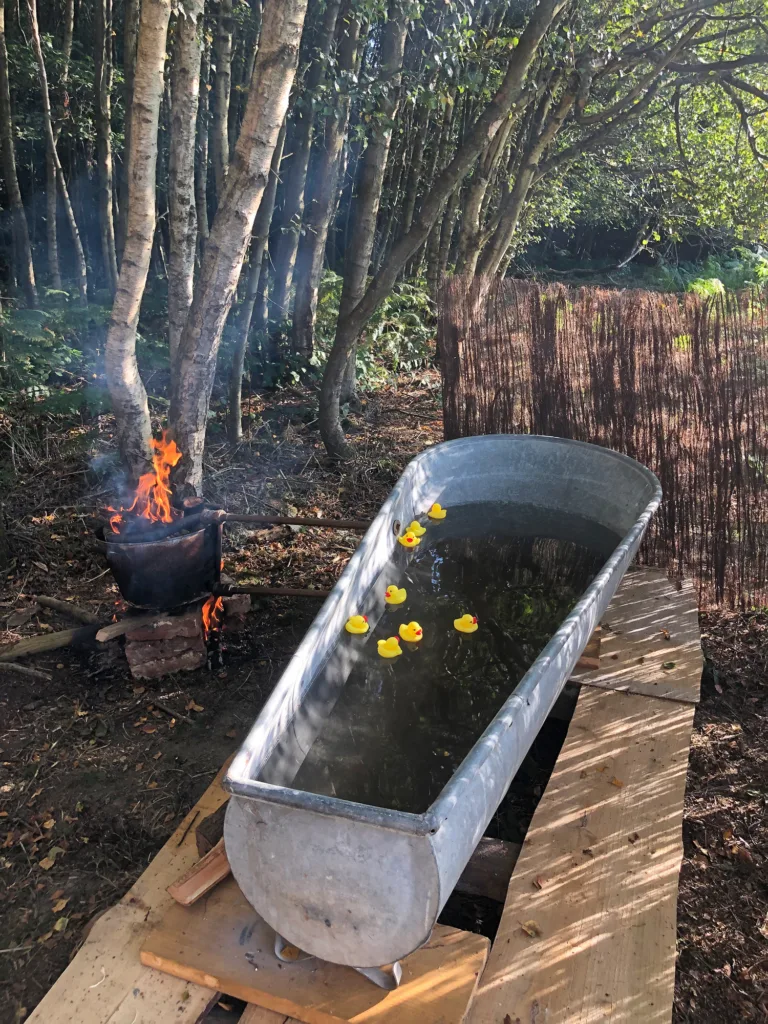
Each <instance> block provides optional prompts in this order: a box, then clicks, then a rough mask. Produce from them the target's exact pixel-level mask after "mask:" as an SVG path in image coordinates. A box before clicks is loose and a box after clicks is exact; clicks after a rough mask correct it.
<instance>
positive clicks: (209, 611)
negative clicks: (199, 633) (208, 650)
mask: <svg viewBox="0 0 768 1024" xmlns="http://www.w3.org/2000/svg"><path fill="white" fill-rule="evenodd" d="M223 614H224V601H223V599H222V598H220V597H214V596H213V594H211V596H210V597H209V598H208V600H207V601H206V602H205V604H204V605H203V633H204V635H205V639H206V640H207V639H208V637H209V636H210V635H211V633H213V632H215V631H216V630H217V629H220V628H221V619H222V616H223Z"/></svg>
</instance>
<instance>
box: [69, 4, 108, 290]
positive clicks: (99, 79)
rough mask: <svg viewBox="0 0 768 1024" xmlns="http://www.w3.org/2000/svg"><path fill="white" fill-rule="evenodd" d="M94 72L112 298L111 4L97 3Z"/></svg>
mask: <svg viewBox="0 0 768 1024" xmlns="http://www.w3.org/2000/svg"><path fill="white" fill-rule="evenodd" d="M94 70H95V74H94V93H95V95H94V111H95V115H96V117H95V119H96V165H97V171H98V196H99V229H100V233H101V255H102V260H103V262H104V270H105V272H106V275H107V286H108V288H109V292H110V294H111V295H112V297H113V298H114V294H115V291H116V289H117V253H116V249H115V221H114V212H113V203H112V101H111V94H112V0H99V2H98V4H97V9H96V61H95V69H94ZM54 141H55V140H54Z"/></svg>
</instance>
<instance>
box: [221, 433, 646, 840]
mask: <svg viewBox="0 0 768 1024" xmlns="http://www.w3.org/2000/svg"><path fill="white" fill-rule="evenodd" d="M499 440H504V442H505V443H506V442H509V443H515V442H526V441H527V442H529V443H530V442H532V441H534V440H535V441H536V442H543V443H552V444H556V445H558V446H573V447H578V448H581V449H595V450H596V451H599V452H600V454H601V457H604V458H612V459H614V460H615V461H618V462H622V463H624V464H625V465H626V466H627V467H629V468H631V469H632V470H633V472H635V473H636V474H637V475H638V476H642V477H644V478H645V481H646V482H647V483H649V484H650V485H651V487H652V495H651V498H650V500H649V501H648V502H647V504H646V506H645V508H644V509H643V510H642V512H640V514H639V515H638V517H637V518H636V520H635V521H634V523H633V525H632V526H631V527H630V528H629V530H628V531H627V532H626V533H625V534H624V536H623V537H622V538H621V540H620V541H619V543H618V544H617V545H616V547H615V548H614V549H613V551H612V552H611V554H610V555H609V557H608V559H607V560H606V562H605V564H604V565H603V567H602V569H601V570H600V572H598V574H597V575H596V576H595V578H594V579H593V580H592V582H591V583H590V584H589V586H588V587H587V589H586V590H585V591H584V593H583V594H582V596H581V597H580V599H579V600H578V602H577V603H576V604H575V605H574V607H573V608H572V609H571V611H570V612H569V613H568V615H567V616H566V617H565V618H564V619H563V621H562V622H561V623H560V626H559V627H558V629H557V630H556V631H555V632H554V633H553V634H552V636H551V637H550V639H549V641H548V642H547V644H546V645H545V647H544V648H542V650H541V651H540V652H539V654H538V656H537V657H536V659H535V661H534V662H533V664H532V665H531V666H530V668H529V669H528V671H527V672H526V673H525V675H524V676H523V678H522V679H521V680H520V682H519V683H518V684H517V686H516V687H515V689H514V690H513V691H512V693H511V694H510V695H509V696H508V697H507V699H506V700H505V701H504V703H503V704H502V706H501V707H500V708H499V710H498V711H497V713H496V714H495V715H494V717H493V718H492V719H491V721H490V722H489V723H488V725H487V726H486V728H485V729H484V730H483V732H482V733H481V734H480V735H479V736H478V738H477V739H476V740H475V742H474V744H473V745H472V747H471V748H470V750H469V751H468V752H467V754H466V756H465V757H464V759H463V760H462V761H461V763H460V764H459V765H458V767H457V768H456V770H455V771H454V773H453V775H452V776H451V777H450V779H449V780H448V781H447V782H446V784H445V786H443V788H442V790H441V791H440V792H439V793H438V795H437V796H436V797H435V799H434V800H433V802H432V803H431V804H430V806H429V807H428V808H426V810H424V811H422V812H421V813H413V812H406V811H397V810H393V809H392V808H383V807H374V806H373V805H371V804H363V803H358V802H355V801H351V800H342V799H340V798H338V797H330V796H324V795H322V794H318V793H310V792H307V791H306V790H299V789H294V788H292V787H289V786H279V785H273V784H271V783H268V782H260V781H258V780H256V779H252V778H251V777H250V775H249V770H248V769H249V766H250V764H251V762H252V758H253V755H254V754H255V750H254V749H253V747H254V743H253V741H252V737H254V734H255V733H256V731H257V727H258V725H259V723H260V721H261V720H262V718H263V717H266V715H267V713H268V712H269V711H270V710H271V707H270V705H271V703H272V700H273V698H274V697H275V695H277V694H278V690H279V687H280V683H281V681H282V679H283V677H284V675H285V673H286V672H287V671H288V668H289V666H290V664H291V662H293V661H294V660H297V659H299V658H300V657H302V656H303V655H304V653H305V651H308V650H309V649H310V648H311V646H312V642H313V631H314V630H315V629H316V628H317V630H319V628H320V627H321V625H322V623H323V622H324V621H325V620H326V619H327V618H328V617H329V616H330V614H331V612H332V610H333V607H334V605H335V603H337V602H338V601H339V600H341V596H342V595H341V594H340V593H337V594H336V596H335V598H334V593H333V592H332V593H331V596H329V597H328V598H327V599H326V601H325V602H324V604H323V607H322V608H321V609H320V611H319V612H318V614H317V616H316V618H315V619H314V620H313V622H312V624H311V626H310V627H309V629H308V631H307V633H305V635H304V637H303V638H302V640H301V642H300V644H299V646H298V647H297V649H296V651H295V653H294V654H293V656H292V658H291V659H290V661H289V662H288V664H287V665H286V668H285V670H284V672H283V674H282V675H281V677H280V680H278V682H277V684H276V685H275V688H274V689H273V691H272V693H271V694H270V696H269V698H268V699H267V701H266V703H265V704H264V706H263V708H262V709H261V711H260V712H259V714H258V715H257V717H256V720H255V721H254V723H253V725H252V727H251V729H250V730H249V733H248V735H247V736H246V738H245V740H243V743H242V744H241V746H240V748H239V749H238V751H237V753H236V754H235V757H234V759H233V761H232V764H231V765H230V767H229V770H228V771H227V773H226V775H225V777H224V780H223V783H222V785H223V787H224V789H225V790H226V791H227V792H229V793H230V794H232V795H233V796H237V797H241V798H245V799H247V800H255V801H261V800H265V801H268V802H270V803H279V804H282V805H284V806H288V807H301V808H302V809H304V810H308V811H313V812H315V813H317V814H322V815H329V816H332V817H339V818H345V819H348V820H352V821H361V822H365V823H366V824H369V825H374V826H377V827H378V828H383V829H393V830H395V831H399V832H408V833H411V834H414V835H418V836H429V835H434V834H435V833H436V832H438V830H439V829H440V827H441V825H442V824H443V822H444V821H445V820H446V818H447V817H448V815H449V814H450V812H451V810H452V809H453V808H454V807H455V805H456V802H457V799H458V797H459V796H460V792H461V790H462V789H463V788H464V787H465V786H466V785H467V777H468V775H474V774H476V773H477V772H479V771H480V770H481V769H482V766H483V765H484V763H485V762H486V761H487V760H488V758H489V757H490V756H491V753H492V750H493V748H495V747H497V746H498V745H499V743H500V742H501V739H502V737H503V736H504V734H505V733H506V732H507V731H508V730H509V728H510V726H511V720H512V715H513V712H514V710H515V709H516V708H521V707H524V706H525V704H527V703H528V702H529V697H530V696H531V695H532V694H533V691H535V689H536V687H537V686H538V684H539V682H540V680H541V678H542V676H543V675H544V674H545V673H546V672H548V671H549V667H550V665H551V663H552V662H553V661H556V659H557V658H558V656H559V655H560V654H561V653H562V652H563V651H564V650H565V649H566V648H567V646H568V643H569V640H570V639H571V637H572V636H573V635H574V633H575V632H576V630H577V624H578V622H579V621H580V620H581V619H582V618H583V617H584V616H585V615H588V614H589V612H590V610H591V609H593V607H594V606H596V605H598V604H600V603H601V599H603V598H604V596H605V593H606V591H607V590H609V589H611V587H612V590H611V596H613V593H614V592H615V589H616V587H617V586H618V584H619V582H620V581H621V578H622V577H623V575H624V573H625V572H626V570H627V568H628V566H629V564H630V562H631V560H632V558H633V557H634V555H635V553H636V551H637V548H638V547H639V545H640V542H641V540H642V538H643V535H644V533H645V531H646V529H647V527H648V523H649V522H650V520H651V518H652V516H653V514H654V513H655V512H656V510H657V508H658V507H659V505H660V503H661V499H662V489H661V484H660V483H659V480H658V478H657V477H656V475H655V473H653V472H652V471H651V470H650V469H648V468H647V467H646V466H643V465H642V464H641V463H639V462H638V461H637V460H636V459H633V458H631V457H630V456H628V455H623V454H622V453H621V452H616V451H614V450H613V449H611V448H605V447H603V446H602V445H596V444H590V443H588V442H586V441H575V440H573V439H571V438H561V437H554V436H549V435H544V434H482V435H474V436H472V437H461V438H455V439H454V440H451V441H443V442H441V443H440V444H438V445H432V446H430V447H429V448H426V449H425V450H424V451H422V452H420V453H419V454H418V455H416V456H415V457H414V458H413V459H411V461H410V462H409V463H408V465H407V466H406V467H405V469H404V470H403V472H402V474H401V475H400V477H399V479H398V480H397V482H396V484H395V486H394V487H393V488H392V490H391V491H390V493H389V495H388V496H387V498H386V500H385V501H384V503H383V504H382V505H381V507H380V509H379V511H378V513H377V514H376V517H375V519H374V521H373V523H372V525H371V527H370V528H369V529H368V531H367V532H366V534H365V536H364V537H363V539H362V541H361V543H360V544H359V546H358V548H357V550H356V551H355V553H354V554H353V556H352V558H350V560H349V562H348V564H347V566H346V568H345V569H344V571H343V572H342V574H341V576H340V577H339V580H338V581H337V583H336V585H335V587H334V591H336V588H337V587H339V584H341V583H342V582H343V581H345V580H347V579H351V577H353V576H354V574H355V572H356V570H357V567H358V565H359V564H360V563H361V562H362V561H363V560H364V559H365V558H366V556H367V554H368V550H369V548H370V547H371V546H372V543H373V542H372V537H373V535H374V528H375V526H376V524H377V523H379V522H380V521H382V520H384V519H388V518H389V516H390V509H391V508H392V506H393V505H394V504H395V503H396V502H397V500H398V499H399V497H400V496H401V494H402V491H403V489H404V488H405V487H406V486H407V484H408V477H409V476H410V475H412V474H413V473H415V472H416V469H417V468H418V466H419V465H420V463H421V462H423V461H427V460H428V459H429V458H430V457H431V456H432V453H433V452H435V451H436V450H438V449H442V450H445V449H451V450H455V449H457V448H461V447H465V446H470V445H473V446H474V445H477V444H478V442H483V441H489V442H490V441H494V442H497V441H499ZM622 566H623V568H622ZM614 577H616V578H615V580H614ZM568 675H570V671H569V672H567V673H566V678H564V680H563V685H565V683H566V682H567V676H568ZM312 678H314V676H313V677H312ZM302 699H303V695H302Z"/></svg>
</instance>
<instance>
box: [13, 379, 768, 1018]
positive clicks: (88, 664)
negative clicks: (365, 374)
mask: <svg viewBox="0 0 768 1024" xmlns="http://www.w3.org/2000/svg"><path fill="white" fill-rule="evenodd" d="M312 407H313V400H312V398H311V396H309V395H308V394H307V393H305V392H299V391H296V392H291V391H289V392H281V393H279V394H278V395H277V396H275V395H272V396H268V397H260V396H258V395H256V396H254V398H253V407H252V411H253V413H254V417H255V420H254V422H256V423H259V426H258V428H255V427H254V429H253V431H252V436H251V437H249V438H248V439H247V440H246V442H245V443H244V444H243V445H242V446H241V447H240V448H239V449H238V450H237V451H236V452H235V453H232V452H231V451H230V449H229V448H228V447H227V446H226V445H225V444H224V443H223V442H222V443H217V442H216V440H215V435H214V440H213V441H212V443H210V444H209V448H208V455H207V458H208V464H207V467H206V468H207V477H206V479H207V496H208V498H209V499H211V500H213V501H216V502H218V503H220V504H221V505H223V506H225V507H227V508H228V509H231V510H238V511H243V512H252V513H265V514H268V513H270V512H274V513H277V514H280V513H283V514H285V513H286V512H290V513H292V514H293V513H294V510H296V512H298V514H304V515H323V516H327V517H332V516H338V517H340V518H341V517H347V518H350V517H355V518H365V517H370V516H372V515H373V514H374V513H375V512H376V510H377V509H378V507H379V505H380V504H381V502H382V500H383V499H384V497H385V496H386V494H387V493H388V491H389V490H390V488H391V487H392V485H393V483H394V482H395V480H396V479H397V477H398V476H399V474H400V472H401V470H402V468H403V466H404V465H405V463H406V462H407V461H408V460H409V459H410V458H411V457H412V456H413V455H415V454H416V453H417V452H418V451H420V450H422V449H423V448H424V447H425V446H427V445H429V444H434V443H436V442H438V441H440V440H441V438H442V423H441V413H440V403H439V377H438V376H436V375H435V374H433V373H429V372H425V373H420V374H417V375H413V376H410V377H408V378H407V379H406V378H401V380H400V381H399V382H398V383H397V385H396V386H395V385H393V386H391V387H389V388H387V389H385V390H383V391H379V392H377V393H376V394H375V395H374V396H370V397H369V400H368V402H367V403H366V404H365V406H364V411H363V412H362V413H361V414H360V415H359V416H356V417H352V422H351V423H350V441H351V443H352V445H353V447H354V450H355V458H354V461H353V462H352V464H351V466H350V467H349V468H348V469H347V470H346V471H344V472H341V471H339V469H338V468H336V467H334V466H333V465H331V464H329V463H328V462H327V461H326V459H325V457H324V454H323V449H322V447H321V445H320V442H319V437H318V434H317V431H316V424H315V423H313V422H312V421H313V414H312V411H311V410H312ZM13 435H14V439H13V446H12V448H13V450H11V441H10V432H8V431H6V433H5V434H4V435H3V434H2V433H0V443H2V444H4V445H5V446H6V449H7V451H6V453H5V455H3V454H2V453H0V485H1V486H2V493H3V511H4V516H5V522H6V526H7V531H8V539H9V542H10V545H11V552H12V556H13V560H12V561H11V563H10V566H9V569H7V570H6V571H5V572H3V573H0V621H1V622H2V623H4V624H5V630H4V631H3V630H2V629H0V644H4V643H11V642H14V641H16V640H18V639H20V638H21V637H25V636H31V635H34V634H38V633H41V632H44V631H48V630H52V629H54V630H55V629H63V628H67V627H69V626H71V625H72V624H73V623H72V622H71V621H69V620H68V619H66V618H63V617H62V616H60V615H58V614H57V613H54V612H51V613H48V612H38V613H36V614H34V615H32V616H31V617H30V618H29V619H28V620H27V621H21V620H23V618H24V611H25V609H27V610H28V609H29V607H30V606H31V604H32V602H31V601H29V600H28V599H27V598H25V596H24V595H36V594H47V595H48V596H51V597H57V598H61V599H64V600H71V601H72V602H74V603H75V604H77V605H78V606H80V607H82V608H85V609H88V610H89V611H92V612H94V613H95V614H97V615H98V616H99V617H101V618H102V619H103V621H104V622H108V621H110V619H111V618H112V616H113V614H115V611H116V610H117V611H119V610H120V604H121V602H120V595H119V593H118V592H117V588H116V586H115V584H114V583H113V582H112V579H111V576H110V575H109V573H108V572H107V571H106V570H105V567H104V564H103V560H102V557H101V555H100V554H99V553H98V551H97V550H96V549H95V547H94V545H93V533H92V528H93V524H94V523H95V520H96V519H97V518H98V516H99V512H100V510H101V509H102V508H103V506H104V505H105V504H106V503H107V502H108V501H109V499H110V497H111V493H110V492H111V484H112V483H113V482H114V481H113V480H112V479H111V478H110V476H109V466H110V465H111V464H112V463H111V452H112V449H113V445H112V441H111V438H110V423H109V420H108V418H105V419H104V420H102V421H100V422H98V423H90V424H88V425H86V426H71V425H70V426H69V427H67V428H64V427H62V426H56V425H55V424H53V423H50V424H49V425H48V426H47V427H46V428H45V430H42V429H41V428H40V427H39V425H37V426H36V427H35V429H34V430H33V429H29V430H26V429H21V427H20V425H19V424H18V423H17V424H14V430H13ZM357 538H358V535H357V534H346V533H341V532H339V531H324V530H302V531H300V532H294V531H292V530H291V529H290V528H287V527H286V528H281V527H275V528H270V529H266V530H256V531H254V530H246V529H244V528H236V529H234V530H229V529H228V531H227V540H226V542H225V553H224V557H225V570H226V571H227V573H228V574H229V575H231V576H233V577H235V578H236V579H237V580H238V581H240V582H252V583H259V584H268V585H276V586H278V585H284V586H298V587H315V588H321V589H327V588H328V587H330V586H331V585H332V584H333V582H334V581H335V579H336V578H337V577H338V575H339V573H340V572H341V570H342V569H343V568H344V565H345V564H346V562H347V560H348V558H349V556H350V555H351V553H352V551H353V550H354V547H355V544H356V542H357ZM317 608H318V603H317V602H315V601H313V600H311V599H306V600H298V599H297V600H293V601H288V600H286V599H274V600H269V601H267V600H265V601H263V602H261V603H260V604H258V606H255V607H254V610H253V611H252V612H251V614H250V615H249V616H248V617H247V620H246V626H245V628H244V629H243V630H242V631H241V632H237V633H232V634H225V636H224V641H223V642H224V648H225V649H224V663H223V667H213V668H210V669H200V670H198V671H196V672H191V673H185V674H183V675H182V674H180V675H177V676H174V677H170V678H168V679H164V680H160V681H157V682H147V683H143V684H137V683H136V682H135V681H134V680H133V679H132V678H131V676H130V673H129V671H128V667H127V664H126V662H125V659H124V656H123V654H122V648H121V642H120V641H113V642H111V643H107V644H97V643H96V642H93V643H92V644H90V645H89V646H84V647H81V648H74V647H68V648H64V649H61V650H58V651H53V652H51V653H49V654H44V655H39V656H36V657H35V658H33V659H32V658H30V659H26V660H25V662H24V664H25V665H27V666H29V667H34V668H37V669H40V670H43V671H45V672H48V673H50V675H51V676H52V681H51V682H48V681H45V682H43V681H37V680H30V679H28V678H25V677H22V676H19V675H16V674H15V673H11V672H9V671H7V670H3V671H2V674H0V919H1V920H2V922H3V941H2V943H0V946H1V947H2V948H0V1024H17V1022H18V1021H20V1020H23V1019H24V1017H25V1016H26V1015H27V1014H28V1013H30V1012H31V1011H32V1009H33V1008H34V1006H35V1005H36V1004H37V1002H38V1001H39V1000H40V998H41V997H42V996H43V995H44V993H45V992H46V991H47V989H48V988H49V987H50V986H51V984H52V983H53V982H54V981H55V979H56V978H57V977H58V975H59V974H60V973H61V971H62V970H63V969H64V968H65V967H66V965H67V963H68V962H69V960H70V959H71V957H72V956H73V955H74V953H75V952H76V950H77V948H78V946H79V944H80V943H81V941H82V938H83V933H84V929H85V927H86V925H87V923H88V921H90V920H91V919H92V918H93V916H94V915H95V914H97V913H98V912H99V911H100V910H103V909H105V908H106V907H108V906H110V905H111V904H113V903H114V902H116V901H117V900H118V899H119V898H120V897H121V896H122V895H123V893H124V892H125V891H126V890H127V889H128V888H129V887H130V885H131V884H132V883H133V881H134V880H135V879H136V878H137V877H138V875H139V874H140V873H141V872H142V871H143V870H144V868H145V867H146V866H147V864H148V863H149V861H150V860H151V859H152V857H153V856H154V855H155V853H156V852H157V851H158V849H159V848H160V846H162V844H163V842H164V841H165V840H166V839H167V837H168V836H169V834H170V833H171V832H172V831H173V829H174V828H175V826H176V825H177V824H178V822H179V820H180V819H181V818H182V817H183V816H184V814H185V813H186V811H187V810H188V809H189V807H190V806H191V805H192V804H193V803H194V801H195V800H196V799H197V798H198V796H199V795H200V794H201V792H202V791H203V790H204V789H205V787H206V786H207V785H208V783H209V782H210V780H211V778H212V777H213V775H214V774H215V773H216V771H217V770H218V769H219V767H220V766H221V764H222V763H223V761H224V760H225V759H226V757H227V756H228V755H229V754H230V753H232V752H233V750H234V749H236V747H237V745H238V743H239V742H240V740H241V739H242V738H243V736H244V735H245V733H246V731H247V730H248V728H249V726H250V724H251V722H252V721H253V719H254V717H255V715H256V713H257V712H258V710H259V709H260V707H261V705H262V704H263V702H264V701H265V699H266V697H267V696H268V694H269V693H270V691H271V688H272V687H273V685H274V683H275V681H276V680H277V679H278V678H279V675H280V672H281V669H282V667H283V665H284V664H285V661H286V660H287V658H288V657H289V656H290V655H291V653H292V651H293V650H294V649H295V647H296V646H297V644H298V642H299V640H300V639H301V637H302V635H303V633H304V632H305V630H306V628H307V627H308V625H309V623H310V622H311V620H312V618H313V616H314V614H315V612H316V611H317ZM17 611H18V612H19V614H15V613H16V612H17ZM9 619H10V622H9V621H8V620H9ZM702 631H703V637H704V647H705V653H706V656H707V669H706V672H705V677H704V683H703V688H702V703H701V705H700V707H699V708H698V710H697V714H696V722H695V733H694V738H693V746H692V751H691V763H690V770H689V775H688V791H687V798H686V817H685V823H684V842H685V860H684V864H683V873H682V878H681V888H680V904H679V925H678V946H679V962H678V977H677V991H676V1000H675V1018H674V1019H675V1021H676V1022H677V1024H680V1022H683V1021H685V1022H688V1021H695V1022H701V1024H723V1022H726V1021H732V1020H734V1021H735V1020H744V1021H765V1020H768V814H767V813H766V811H767V808H766V804H767V803H768V616H766V615H755V616H733V615H709V616H702ZM534 791H535V792H537V793H538V792H540V787H536V789H535V790H534Z"/></svg>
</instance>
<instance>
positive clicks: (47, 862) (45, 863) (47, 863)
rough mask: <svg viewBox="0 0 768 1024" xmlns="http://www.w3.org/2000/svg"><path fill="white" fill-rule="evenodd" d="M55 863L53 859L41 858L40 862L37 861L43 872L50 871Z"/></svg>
mask: <svg viewBox="0 0 768 1024" xmlns="http://www.w3.org/2000/svg"><path fill="white" fill-rule="evenodd" d="M55 863H56V858H55V857H43V859H42V860H41V861H38V864H39V865H40V867H41V868H42V869H43V871H50V870H51V868H52V867H53V865H54V864H55Z"/></svg>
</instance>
